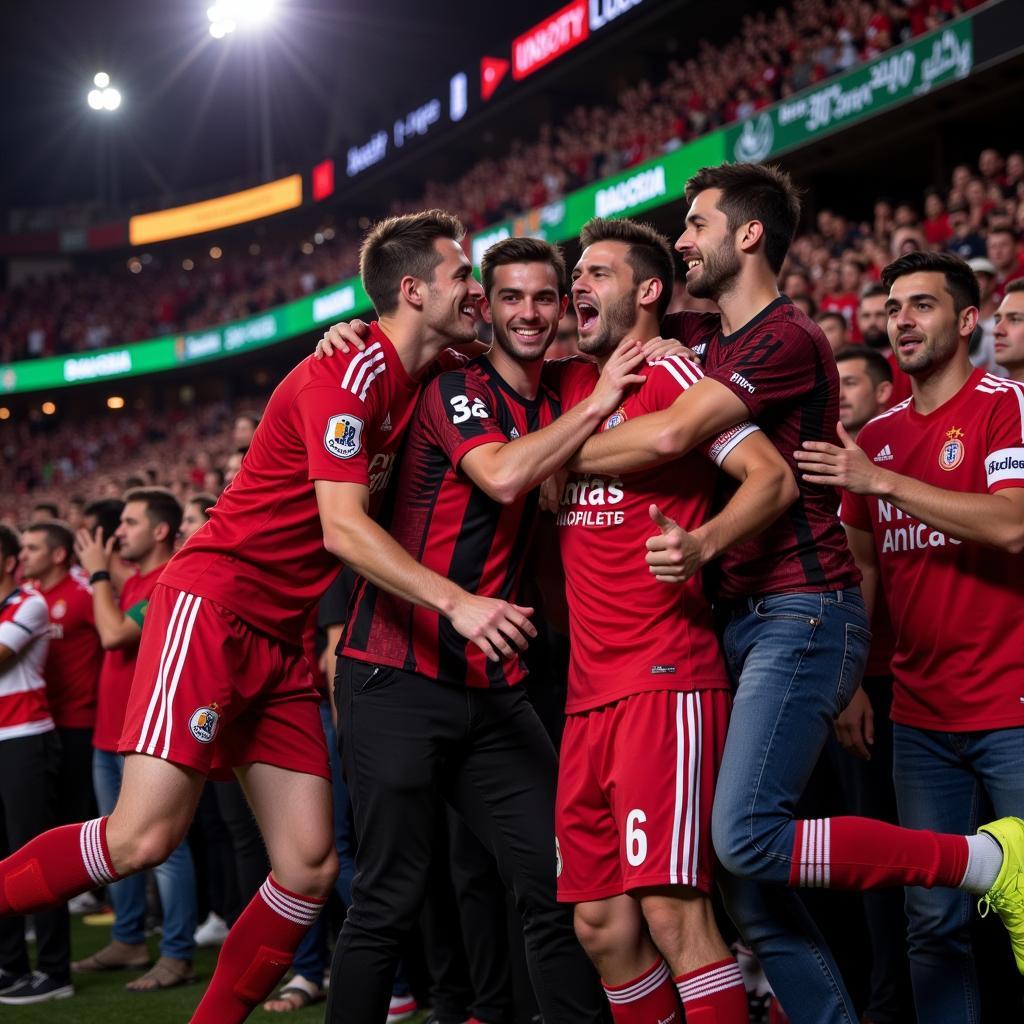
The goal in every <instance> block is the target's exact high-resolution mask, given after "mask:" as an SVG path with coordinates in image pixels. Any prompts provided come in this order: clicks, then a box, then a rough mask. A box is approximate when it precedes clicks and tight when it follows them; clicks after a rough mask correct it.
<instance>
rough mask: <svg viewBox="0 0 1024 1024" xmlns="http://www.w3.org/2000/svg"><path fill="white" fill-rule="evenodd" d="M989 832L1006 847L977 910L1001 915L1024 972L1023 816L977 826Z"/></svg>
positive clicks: (1018, 964) (1019, 965) (1019, 968)
mask: <svg viewBox="0 0 1024 1024" xmlns="http://www.w3.org/2000/svg"><path fill="white" fill-rule="evenodd" d="M978 831H979V832H984V833H985V834H986V835H990V836H991V837H992V838H993V839H994V840H995V841H996V842H997V843H998V844H999V845H1000V847H1002V850H1003V866H1002V867H1001V868H1000V869H999V874H998V875H997V876H996V880H995V882H994V883H993V884H992V888H991V889H989V891H988V892H987V893H985V895H984V896H982V897H981V899H980V900H978V913H980V914H981V916H982V917H985V915H986V914H988V912H989V911H990V910H994V911H995V912H996V913H997V914H998V915H999V920H1000V921H1002V922H1003V925H1004V926H1005V927H1006V930H1007V932H1009V935H1010V946H1011V947H1012V949H1013V957H1014V959H1015V960H1016V961H1017V970H1018V971H1020V973H1021V974H1024V820H1021V819H1020V818H1000V819H999V820H998V821H993V822H991V824H988V825H982V826H981V828H979V829H978Z"/></svg>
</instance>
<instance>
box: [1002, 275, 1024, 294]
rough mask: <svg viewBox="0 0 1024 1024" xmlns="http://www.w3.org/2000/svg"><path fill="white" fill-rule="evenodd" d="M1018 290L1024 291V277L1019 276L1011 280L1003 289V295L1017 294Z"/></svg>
mask: <svg viewBox="0 0 1024 1024" xmlns="http://www.w3.org/2000/svg"><path fill="white" fill-rule="evenodd" d="M1017 292H1024V277H1018V278H1017V279H1016V280H1013V281H1010V282H1009V283H1008V284H1007V285H1006V287H1005V288H1004V289H1003V295H1004V296H1006V295H1016V294H1017Z"/></svg>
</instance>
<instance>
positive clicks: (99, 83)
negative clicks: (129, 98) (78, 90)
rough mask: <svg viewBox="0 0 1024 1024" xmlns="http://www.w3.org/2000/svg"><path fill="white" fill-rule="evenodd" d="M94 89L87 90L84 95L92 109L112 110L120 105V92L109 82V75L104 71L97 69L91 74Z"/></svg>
mask: <svg viewBox="0 0 1024 1024" xmlns="http://www.w3.org/2000/svg"><path fill="white" fill-rule="evenodd" d="M92 81H93V84H94V85H95V86H96V88H95V89H90V90H89V95H88V96H86V99H87V100H88V103H89V106H90V107H92V109H93V110H107V111H114V110H117V108H118V107H119V106H121V92H120V90H118V89H115V88H114V87H113V86H112V85H111V84H110V75H108V74H107V73H106V71H97V72H96V74H95V75H94V76H93V79H92Z"/></svg>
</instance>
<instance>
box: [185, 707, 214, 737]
mask: <svg viewBox="0 0 1024 1024" xmlns="http://www.w3.org/2000/svg"><path fill="white" fill-rule="evenodd" d="M218 725H220V709H219V708H218V707H217V705H216V704H208V705H207V706H206V707H205V708H196V709H195V711H193V712H192V717H191V718H190V719H189V720H188V730H189V732H190V733H192V735H193V736H194V737H195V738H196V739H197V740H198V741H199V742H200V743H212V742H213V738H214V736H216V735H217V726H218Z"/></svg>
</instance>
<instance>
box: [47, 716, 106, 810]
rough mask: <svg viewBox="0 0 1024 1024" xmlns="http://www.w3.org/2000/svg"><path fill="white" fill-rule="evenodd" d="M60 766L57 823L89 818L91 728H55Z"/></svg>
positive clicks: (91, 805)
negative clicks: (58, 745) (58, 739)
mask: <svg viewBox="0 0 1024 1024" xmlns="http://www.w3.org/2000/svg"><path fill="white" fill-rule="evenodd" d="M57 736H58V737H59V738H60V768H59V771H58V774H57V803H56V821H55V823H56V824H57V825H73V824H75V823H76V822H79V821H91V820H92V819H93V818H95V817H96V816H97V814H98V813H99V812H98V811H97V810H96V794H95V793H94V792H93V788H92V729H58V730H57Z"/></svg>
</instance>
